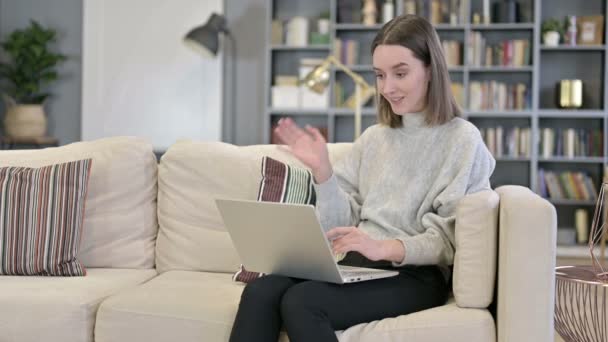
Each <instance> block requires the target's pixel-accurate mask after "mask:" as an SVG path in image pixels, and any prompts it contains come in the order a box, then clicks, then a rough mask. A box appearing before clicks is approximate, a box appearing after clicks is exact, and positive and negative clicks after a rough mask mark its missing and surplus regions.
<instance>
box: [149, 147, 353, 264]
mask: <svg viewBox="0 0 608 342" xmlns="http://www.w3.org/2000/svg"><path fill="white" fill-rule="evenodd" d="M349 148H350V144H330V145H329V150H330V158H331V159H332V160H333V161H335V160H337V159H339V158H340V157H341V156H342V155H343V154H344V153H345V152H346V151H347V150H348V149H349ZM265 155H266V156H269V157H271V158H274V159H276V160H279V161H282V162H285V163H288V164H290V165H294V166H299V167H303V165H302V164H301V163H300V162H299V161H297V160H296V159H295V158H294V157H293V156H291V155H290V154H289V153H288V152H285V151H284V150H282V149H280V148H279V147H278V146H276V145H254V146H244V147H238V146H234V145H230V144H225V143H219V142H193V141H180V142H177V143H175V144H173V145H172V146H171V147H169V149H168V151H167V152H166V153H165V154H164V155H163V157H162V158H161V161H160V164H159V169H158V220H159V225H160V229H159V233H158V240H157V246H156V263H157V270H158V271H159V272H161V273H162V272H166V271H168V270H198V271H216V272H234V271H235V270H236V269H237V268H238V266H239V264H240V261H239V258H238V256H237V253H236V251H235V250H234V247H233V246H232V242H231V241H230V237H229V236H228V233H227V232H226V230H225V228H224V225H223V222H222V220H221V217H220V215H219V212H218V210H217V207H216V206H215V199H216V198H232V199H248V200H256V198H257V192H258V187H259V184H260V179H261V174H260V161H261V160H262V157H263V156H265Z"/></svg>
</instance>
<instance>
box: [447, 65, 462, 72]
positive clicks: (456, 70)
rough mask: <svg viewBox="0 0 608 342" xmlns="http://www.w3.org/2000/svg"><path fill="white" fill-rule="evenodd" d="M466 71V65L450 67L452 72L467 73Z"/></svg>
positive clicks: (449, 69)
mask: <svg viewBox="0 0 608 342" xmlns="http://www.w3.org/2000/svg"><path fill="white" fill-rule="evenodd" d="M466 70H467V67H466V66H464V65H453V66H448V71H450V72H465V71H466Z"/></svg>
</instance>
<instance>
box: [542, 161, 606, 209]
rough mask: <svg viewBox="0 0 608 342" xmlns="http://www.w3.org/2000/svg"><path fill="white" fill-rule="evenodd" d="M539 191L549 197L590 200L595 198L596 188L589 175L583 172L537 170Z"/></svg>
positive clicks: (543, 195)
mask: <svg viewBox="0 0 608 342" xmlns="http://www.w3.org/2000/svg"><path fill="white" fill-rule="evenodd" d="M538 185H539V192H540V195H541V196H542V197H545V198H551V199H574V200H583V201H592V200H595V199H596V198H597V188H596V187H595V184H594V183H593V180H592V179H591V177H590V176H589V175H588V174H586V173H583V172H574V171H564V172H559V173H558V172H555V171H548V170H544V169H539V170H538Z"/></svg>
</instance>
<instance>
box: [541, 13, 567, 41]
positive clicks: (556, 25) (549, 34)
mask: <svg viewBox="0 0 608 342" xmlns="http://www.w3.org/2000/svg"><path fill="white" fill-rule="evenodd" d="M541 31H542V34H543V43H544V44H545V45H546V46H558V45H559V40H560V37H561V36H562V35H563V34H564V26H563V25H562V23H560V21H559V20H557V19H554V18H550V19H547V20H545V21H543V24H542V26H541Z"/></svg>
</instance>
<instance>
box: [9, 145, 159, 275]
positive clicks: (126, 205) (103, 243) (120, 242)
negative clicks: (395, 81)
mask: <svg viewBox="0 0 608 342" xmlns="http://www.w3.org/2000/svg"><path fill="white" fill-rule="evenodd" d="M87 158H91V159H92V160H93V164H92V166H91V174H90V177H89V190H88V191H89V192H88V195H87V201H86V208H85V215H84V224H83V236H82V242H81V246H80V251H79V253H78V259H79V260H80V261H81V262H82V263H83V264H84V266H85V267H116V268H152V267H154V245H155V239H156V233H157V230H158V221H157V219H156V194H157V191H156V183H157V182H156V174H157V166H156V157H155V156H154V153H153V152H152V145H150V144H149V143H147V142H146V141H144V140H142V139H139V138H132V137H114V138H106V139H100V140H95V141H88V142H78V143H73V144H69V145H66V146H61V147H55V148H47V149H43V150H20V151H19V150H16V151H2V152H0V166H27V167H40V166H44V165H48V164H55V163H62V162H68V161H73V160H78V159H87Z"/></svg>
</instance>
